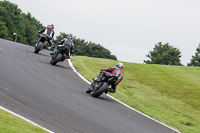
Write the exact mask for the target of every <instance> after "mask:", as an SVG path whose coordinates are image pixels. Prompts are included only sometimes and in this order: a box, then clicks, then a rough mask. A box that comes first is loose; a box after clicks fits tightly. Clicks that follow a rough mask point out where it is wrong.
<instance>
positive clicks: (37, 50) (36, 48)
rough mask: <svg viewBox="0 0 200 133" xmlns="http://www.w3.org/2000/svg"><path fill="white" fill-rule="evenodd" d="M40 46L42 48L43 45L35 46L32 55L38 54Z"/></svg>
mask: <svg viewBox="0 0 200 133" xmlns="http://www.w3.org/2000/svg"><path fill="white" fill-rule="evenodd" d="M42 46H43V43H42V42H39V44H38V45H37V47H35V51H34V53H36V54H38V53H39V51H40V50H41V48H42Z"/></svg>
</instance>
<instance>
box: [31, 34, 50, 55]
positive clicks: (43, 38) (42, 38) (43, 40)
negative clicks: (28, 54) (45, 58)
mask: <svg viewBox="0 0 200 133" xmlns="http://www.w3.org/2000/svg"><path fill="white" fill-rule="evenodd" d="M47 46H48V42H47V35H45V34H40V35H39V38H38V39H37V42H36V44H35V50H34V53H36V54H38V53H39V52H40V50H42V49H45V48H46V47H47Z"/></svg>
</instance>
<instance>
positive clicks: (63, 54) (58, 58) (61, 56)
mask: <svg viewBox="0 0 200 133" xmlns="http://www.w3.org/2000/svg"><path fill="white" fill-rule="evenodd" d="M71 47H72V46H71V44H64V45H63V46H61V47H58V48H57V51H56V52H55V53H53V54H52V55H51V56H52V57H51V61H50V63H51V64H52V65H56V64H57V63H58V62H63V61H64V60H65V59H66V58H67V59H69V58H70V56H69V51H70V49H71Z"/></svg>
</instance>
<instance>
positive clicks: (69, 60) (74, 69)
mask: <svg viewBox="0 0 200 133" xmlns="http://www.w3.org/2000/svg"><path fill="white" fill-rule="evenodd" d="M68 63H69V65H70V67H71V68H72V70H73V71H74V72H75V73H76V74H77V75H78V76H79V77H80V78H82V79H83V80H84V81H85V82H87V83H88V84H91V83H90V82H89V81H88V80H87V79H86V78H84V77H83V76H82V75H81V74H80V73H79V72H78V71H77V70H76V68H75V67H74V66H73V64H72V62H71V58H70V59H68ZM105 95H107V96H108V97H110V98H112V99H113V100H115V101H117V102H119V103H120V104H122V105H124V106H126V107H127V108H129V109H131V110H133V111H135V112H137V113H139V114H141V115H143V116H145V117H147V118H149V119H151V120H153V121H155V122H157V123H159V124H161V125H163V126H165V127H168V128H169V129H171V130H174V131H175V132H177V133H181V132H180V131H178V130H176V129H174V128H172V127H170V126H168V125H166V124H164V123H162V122H160V121H158V120H156V119H154V118H152V117H150V116H148V115H146V114H144V113H142V112H140V111H138V110H136V109H134V108H132V107H131V106H129V105H127V104H125V103H123V102H121V101H119V100H117V99H116V98H114V97H112V96H111V95H109V94H105Z"/></svg>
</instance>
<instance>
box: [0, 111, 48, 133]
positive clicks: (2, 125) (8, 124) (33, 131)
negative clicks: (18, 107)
mask: <svg viewBox="0 0 200 133" xmlns="http://www.w3.org/2000/svg"><path fill="white" fill-rule="evenodd" d="M0 133H47V131H44V130H43V129H41V128H39V127H36V126H34V125H32V124H30V123H28V122H26V121H24V120H22V119H20V118H18V117H16V116H14V115H11V114H10V113H8V112H6V111H4V110H2V109H0Z"/></svg>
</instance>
